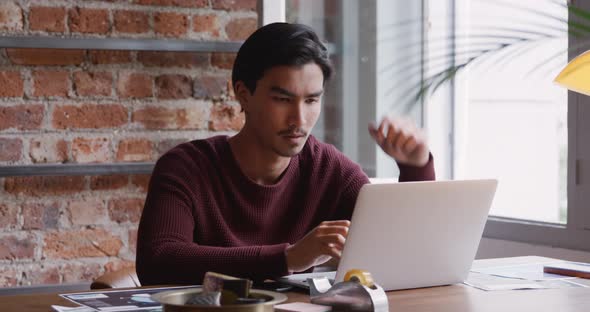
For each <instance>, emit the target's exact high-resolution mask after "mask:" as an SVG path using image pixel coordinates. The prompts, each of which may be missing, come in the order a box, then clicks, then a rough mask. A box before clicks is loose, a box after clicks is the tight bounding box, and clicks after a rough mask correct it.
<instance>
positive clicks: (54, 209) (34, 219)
mask: <svg viewBox="0 0 590 312" xmlns="http://www.w3.org/2000/svg"><path fill="white" fill-rule="evenodd" d="M22 209H23V219H24V223H23V229H24V230H45V229H56V228H57V227H58V225H59V217H60V211H59V203H57V202H50V203H26V204H24V205H23V207H22Z"/></svg>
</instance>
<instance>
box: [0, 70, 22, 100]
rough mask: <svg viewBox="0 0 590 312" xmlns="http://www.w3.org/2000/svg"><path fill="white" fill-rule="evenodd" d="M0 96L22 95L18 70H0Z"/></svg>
mask: <svg viewBox="0 0 590 312" xmlns="http://www.w3.org/2000/svg"><path fill="white" fill-rule="evenodd" d="M0 86H2V88H0V97H22V96H23V78H22V77H21V75H20V72H18V71H0Z"/></svg>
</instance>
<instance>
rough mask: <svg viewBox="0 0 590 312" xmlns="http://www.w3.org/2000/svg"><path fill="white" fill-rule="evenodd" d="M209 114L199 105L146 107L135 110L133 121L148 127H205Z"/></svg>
mask: <svg viewBox="0 0 590 312" xmlns="http://www.w3.org/2000/svg"><path fill="white" fill-rule="evenodd" d="M207 117H208V116H207V115H206V112H205V110H204V109H202V108H199V107H189V108H178V109H170V108H164V107H146V108H142V109H139V110H137V111H135V112H133V115H132V117H131V118H132V121H133V122H136V123H140V124H141V125H142V126H143V127H144V128H146V129H203V128H205V127H206V126H207Z"/></svg>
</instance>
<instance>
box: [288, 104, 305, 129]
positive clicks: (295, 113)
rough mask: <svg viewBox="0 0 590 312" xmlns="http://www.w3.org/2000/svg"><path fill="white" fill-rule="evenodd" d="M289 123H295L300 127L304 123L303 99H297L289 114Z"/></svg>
mask: <svg viewBox="0 0 590 312" xmlns="http://www.w3.org/2000/svg"><path fill="white" fill-rule="evenodd" d="M289 125H295V126H297V127H300V126H302V125H305V103H303V101H297V102H296V103H295V104H294V105H293V107H292V109H291V112H290V115H289Z"/></svg>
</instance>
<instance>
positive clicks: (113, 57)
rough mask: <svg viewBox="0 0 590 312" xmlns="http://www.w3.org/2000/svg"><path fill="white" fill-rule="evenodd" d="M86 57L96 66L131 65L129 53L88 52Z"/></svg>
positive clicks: (109, 51) (111, 51) (110, 51)
mask: <svg viewBox="0 0 590 312" xmlns="http://www.w3.org/2000/svg"><path fill="white" fill-rule="evenodd" d="M88 57H89V59H90V62H91V63H92V64H96V65H101V64H127V63H131V51H113V50H89V51H88Z"/></svg>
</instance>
